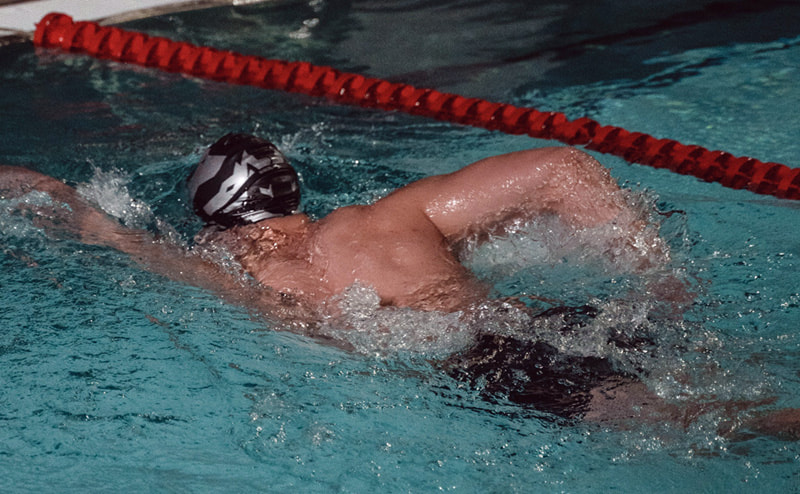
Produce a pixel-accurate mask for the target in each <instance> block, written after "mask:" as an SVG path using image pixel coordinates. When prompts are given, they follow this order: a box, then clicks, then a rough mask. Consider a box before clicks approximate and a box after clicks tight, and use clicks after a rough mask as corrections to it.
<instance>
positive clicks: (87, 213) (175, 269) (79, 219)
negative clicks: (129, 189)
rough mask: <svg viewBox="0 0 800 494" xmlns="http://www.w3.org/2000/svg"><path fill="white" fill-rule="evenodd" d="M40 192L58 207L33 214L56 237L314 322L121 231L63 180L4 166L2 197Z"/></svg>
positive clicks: (173, 250) (263, 293)
mask: <svg viewBox="0 0 800 494" xmlns="http://www.w3.org/2000/svg"><path fill="white" fill-rule="evenodd" d="M34 190H36V191H41V192H46V193H47V194H48V195H50V197H51V198H52V199H53V206H52V207H41V206H37V207H35V208H32V209H33V213H34V214H35V215H36V216H35V217H34V222H35V223H36V224H37V225H38V226H40V227H42V228H44V230H45V231H46V232H47V233H48V234H49V235H51V236H54V237H56V238H65V237H66V238H77V239H79V240H80V241H81V242H83V243H85V244H90V245H100V246H104V247H111V248H114V249H116V250H119V251H121V252H124V253H126V254H128V255H129V256H130V257H131V258H132V259H133V260H134V261H136V262H137V263H138V264H139V265H140V266H142V268H144V269H146V270H147V271H150V272H152V273H155V274H158V275H161V276H164V277H166V278H169V279H171V280H174V281H177V282H181V283H185V284H188V285H193V286H197V287H199V288H202V289H206V290H209V291H210V292H213V293H214V294H216V295H217V296H219V297H221V298H223V299H224V300H226V301H227V302H230V303H233V304H236V305H240V306H244V307H247V308H250V309H254V310H257V311H259V312H261V313H265V314H266V313H269V314H279V315H280V316H281V318H282V319H283V320H292V319H293V318H294V317H295V316H297V317H301V315H304V316H305V318H307V317H308V313H307V312H305V311H304V309H303V308H300V307H295V306H294V305H292V304H291V303H287V301H286V300H283V298H282V297H281V296H280V295H279V294H276V293H275V292H273V291H272V290H269V289H254V287H253V286H250V285H248V284H247V283H246V282H245V281H243V280H240V279H237V277H236V276H234V275H232V274H230V273H228V272H226V271H225V270H224V269H223V268H222V267H221V266H219V265H218V264H216V263H214V262H212V261H209V260H206V259H204V258H202V257H201V256H199V255H196V254H194V253H193V252H192V251H189V250H187V249H185V248H183V247H181V246H179V245H177V244H174V243H171V242H168V241H165V240H159V239H158V238H156V237H155V236H154V235H153V234H151V233H150V232H147V231H144V230H136V229H131V228H127V227H125V226H123V225H121V224H120V223H119V222H118V221H117V220H116V219H114V218H112V217H110V216H108V215H107V214H105V213H104V212H102V211H100V210H98V209H97V208H95V207H94V206H93V205H91V204H90V203H88V202H87V201H86V200H85V199H84V198H83V197H81V196H80V194H78V192H77V191H76V190H75V189H74V188H72V187H70V186H69V185H67V184H65V183H64V182H61V181H60V180H57V179H55V178H53V177H49V176H47V175H43V174H41V173H38V172H35V171H33V170H28V169H26V168H19V167H10V166H1V165H0V197H2V198H13V197H19V196H22V195H24V194H26V193H28V192H31V191H34ZM295 305H296V304H295ZM293 312H297V314H294V313H293Z"/></svg>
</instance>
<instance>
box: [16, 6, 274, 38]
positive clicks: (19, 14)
mask: <svg viewBox="0 0 800 494" xmlns="http://www.w3.org/2000/svg"><path fill="white" fill-rule="evenodd" d="M264 1H266V0H193V1H186V0H184V1H178V2H176V1H175V0H115V1H113V2H109V1H108V0H81V1H76V0H27V1H17V2H13V3H5V4H2V3H0V38H3V37H14V38H30V37H31V36H32V33H33V31H34V30H35V29H36V24H37V23H38V22H39V21H40V20H41V19H42V18H43V17H44V16H45V15H47V14H48V13H50V12H60V13H63V14H67V15H69V16H71V17H72V18H73V19H75V20H76V21H95V22H100V23H102V24H115V23H120V22H127V21H131V20H135V19H141V18H144V17H151V16H154V15H162V14H168V13H171V12H180V11H186V10H196V9H203V8H210V7H218V6H222V5H244V4H251V3H260V2H264Z"/></svg>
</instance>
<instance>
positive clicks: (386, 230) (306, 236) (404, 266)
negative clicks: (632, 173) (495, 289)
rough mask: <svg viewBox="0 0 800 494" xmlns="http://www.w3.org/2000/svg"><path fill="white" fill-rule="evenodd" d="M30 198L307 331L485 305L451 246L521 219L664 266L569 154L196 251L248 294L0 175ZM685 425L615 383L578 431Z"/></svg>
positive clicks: (538, 155) (770, 425)
mask: <svg viewBox="0 0 800 494" xmlns="http://www.w3.org/2000/svg"><path fill="white" fill-rule="evenodd" d="M33 190H39V191H43V192H47V193H48V194H50V196H51V197H52V199H53V201H54V203H53V205H52V206H41V205H40V206H35V207H31V208H30V209H33V213H34V214H35V219H34V221H35V223H37V224H38V225H40V226H42V227H43V228H45V230H46V231H48V232H49V233H50V234H52V235H54V236H56V237H58V236H62V235H65V234H66V235H68V236H70V237H76V236H77V237H78V238H79V239H80V240H81V241H83V242H85V243H88V244H96V245H104V246H109V247H113V248H115V249H118V250H120V251H122V252H125V253H127V254H129V255H130V256H131V257H132V258H133V259H135V260H136V261H138V262H139V263H140V264H141V265H142V266H143V267H145V268H146V269H148V270H150V271H153V272H156V273H159V274H162V275H164V276H167V277H169V278H172V279H175V280H178V281H181V282H185V283H189V284H193V285H196V286H200V287H203V288H207V289H209V290H212V291H214V292H215V293H217V294H218V295H220V296H221V297H223V298H224V299H226V300H229V301H231V302H234V303H238V304H241V305H244V306H247V307H250V308H252V309H255V310H257V311H259V312H261V313H263V314H271V315H274V316H276V317H279V318H280V319H282V320H284V321H290V324H291V321H301V323H300V324H299V325H298V327H299V328H300V329H299V330H301V331H302V330H304V329H306V330H307V328H309V327H310V326H309V325H308V324H307V322H308V319H309V317H311V318H313V317H314V316H313V315H312V316H309V314H314V313H315V312H316V309H317V308H319V307H320V306H321V305H324V303H325V302H326V301H328V300H330V299H331V297H334V296H336V295H339V294H341V293H342V292H343V291H344V290H345V289H346V288H348V287H350V286H352V285H353V284H354V283H357V282H358V283H360V284H362V285H366V286H370V287H372V288H373V289H374V290H375V291H376V292H377V293H378V295H379V296H380V299H381V303H382V304H384V305H393V306H405V307H412V308H415V309H420V310H438V311H445V312H450V311H456V310H465V309H468V308H469V307H470V306H472V305H474V304H475V303H476V302H479V301H481V300H484V299H485V297H486V294H487V289H486V287H484V286H482V285H481V284H480V283H478V282H477V281H476V280H475V278H474V277H473V276H472V274H471V273H470V272H469V271H468V270H467V269H466V268H465V267H464V266H462V265H461V264H460V263H459V261H458V259H457V257H456V256H455V254H454V246H455V245H456V244H458V242H460V241H462V240H463V239H464V238H467V237H473V238H474V237H477V238H480V237H481V236H482V235H485V234H486V233H488V232H490V231H497V230H498V229H502V225H503V224H504V223H505V222H507V221H509V220H512V219H515V218H534V217H536V216H539V215H544V214H553V215H557V216H558V217H559V218H560V219H561V220H562V221H563V222H564V223H565V224H566V225H569V226H572V227H574V228H576V229H580V228H586V227H595V226H599V225H605V224H613V225H614V228H613V231H616V232H617V233H618V235H619V237H620V238H619V240H620V245H622V246H623V247H625V248H630V249H632V250H634V251H635V250H637V249H640V250H643V251H644V252H645V253H646V254H647V255H643V256H642V258H641V262H640V263H639V264H637V265H635V266H633V268H634V269H646V268H648V267H650V265H651V264H652V263H653V260H654V259H663V260H666V259H667V258H668V252H667V250H666V248H665V247H664V244H663V242H661V240H660V239H659V238H658V237H657V236H656V235H650V236H648V235H644V236H643V235H641V234H642V232H644V231H645V230H644V229H645V227H646V224H645V223H644V222H643V221H642V220H640V219H637V218H638V216H637V213H636V212H635V211H632V210H630V209H629V208H628V206H627V205H626V201H625V200H624V196H623V195H622V194H621V193H620V192H619V188H618V186H617V185H616V183H615V182H614V181H613V180H612V179H611V177H610V175H609V174H608V172H607V170H605V169H604V168H603V167H602V166H601V165H600V164H599V163H598V162H597V161H595V160H594V159H593V158H591V157H590V156H588V155H587V154H585V153H582V152H580V151H578V150H575V149H572V148H545V149H536V150H529V151H521V152H517V153H511V154H507V155H502V156H496V157H492V158H488V159H485V160H481V161H478V162H476V163H473V164H471V165H469V166H467V167H465V168H462V169H460V170H458V171H456V172H453V173H451V174H447V175H439V176H433V177H428V178H425V179H422V180H420V181H417V182H414V183H412V184H409V185H407V186H405V187H403V188H401V189H399V190H397V191H395V192H393V193H392V194H390V195H388V196H387V197H385V198H383V199H381V200H379V201H377V202H375V203H374V204H371V205H360V206H349V207H344V208H341V209H338V210H336V211H334V212H333V213H331V214H329V215H328V216H326V217H324V218H322V219H320V220H318V221H311V220H310V219H309V218H308V217H307V216H305V215H302V214H297V215H292V216H287V217H283V218H273V219H269V220H264V221H262V222H260V223H257V224H253V225H247V226H241V227H236V228H232V229H229V230H225V231H222V232H206V233H205V234H203V235H201V238H202V243H203V244H206V245H212V246H215V247H224V248H226V249H227V250H228V251H229V252H230V253H231V254H232V255H233V256H234V258H235V259H236V261H237V262H238V263H239V264H240V265H241V267H242V269H243V270H244V271H246V272H247V273H248V274H249V275H250V276H251V277H252V278H253V279H254V280H256V282H257V285H256V286H253V285H252V284H248V283H243V282H242V280H241V278H239V277H237V276H236V275H235V274H232V273H231V272H230V271H228V270H227V269H224V268H222V267H221V266H220V265H218V264H216V263H214V262H211V261H209V260H207V258H205V257H203V256H200V255H195V253H193V252H191V251H189V252H187V251H186V250H184V249H182V248H181V247H179V246H176V245H173V244H170V243H168V242H161V241H157V239H154V238H153V236H152V235H151V234H150V233H148V232H143V231H136V230H131V229H128V228H125V227H123V226H122V225H120V223H119V222H118V221H116V220H115V219H113V218H110V217H108V216H107V215H105V214H104V213H103V212H101V211H99V210H98V209H96V208H95V207H93V206H92V205H90V204H88V203H87V202H86V201H85V200H83V199H82V198H81V197H80V196H79V195H78V194H77V193H76V192H75V190H74V189H73V188H72V187H69V186H67V185H66V184H64V183H63V182H61V181H58V180H56V179H53V178H51V177H46V176H44V175H42V174H39V173H36V172H34V171H31V170H26V169H23V168H17V167H7V166H0V198H2V199H8V198H13V197H18V196H20V195H23V194H25V193H27V192H30V191H33ZM64 205H66V206H68V207H64ZM23 208H24V207H23V206H20V209H23ZM287 301H288V302H287ZM720 406H721V407H722V406H733V408H737V406H736V405H735V404H721V405H720ZM742 406H743V407H746V405H744V404H743V405H742ZM680 413H681V412H679V411H676V407H675V405H672V404H668V403H664V402H663V400H660V399H659V398H658V397H657V396H655V395H653V394H652V393H650V392H649V391H648V390H647V389H646V388H645V387H644V386H643V385H642V384H641V383H638V382H636V381H628V380H625V379H623V380H621V381H619V380H615V381H612V382H609V383H607V384H603V385H600V386H598V387H597V388H596V390H595V391H593V392H592V393H591V399H590V401H589V403H588V405H587V411H586V412H585V413H584V418H585V419H587V420H592V421H597V422H602V423H617V424H624V423H625V422H627V421H642V420H645V421H661V420H667V421H673V422H674V421H676V419H675V416H676V415H680ZM798 424H800V411H797V410H781V411H778V412H775V413H767V414H765V415H763V416H760V417H757V418H756V419H754V420H753V421H752V422H751V423H750V424H749V425H750V427H751V428H752V429H753V430H756V431H764V432H765V433H768V434H771V435H780V434H785V433H787V432H788V433H789V435H790V436H792V437H794V436H797V435H798V434H800V428H798Z"/></svg>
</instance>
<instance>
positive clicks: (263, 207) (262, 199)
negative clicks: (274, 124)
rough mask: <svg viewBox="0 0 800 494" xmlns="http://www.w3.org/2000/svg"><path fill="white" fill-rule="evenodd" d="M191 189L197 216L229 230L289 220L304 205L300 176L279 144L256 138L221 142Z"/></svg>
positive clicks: (230, 138) (230, 137)
mask: <svg viewBox="0 0 800 494" xmlns="http://www.w3.org/2000/svg"><path fill="white" fill-rule="evenodd" d="M187 186H188V188H189V195H190V197H191V199H192V205H193V206H194V211H195V212H196V213H197V214H198V215H199V216H200V217H201V218H203V219H204V220H205V221H206V222H207V223H209V224H213V225H218V226H221V227H223V228H228V227H232V226H235V225H244V224H247V223H256V222H258V221H261V220H264V219H267V218H274V217H276V216H286V215H288V214H292V213H294V212H296V211H297V208H298V206H299V205H300V184H299V182H298V179H297V172H295V170H294V168H292V167H291V165H289V162H288V161H287V160H286V157H284V156H283V154H282V153H281V152H280V151H278V148H276V147H275V145H274V144H272V143H271V142H269V141H266V140H264V139H260V138H258V137H255V136H251V135H245V134H228V135H226V136H225V137H223V138H222V139H220V140H218V141H217V142H215V143H214V144H213V145H212V146H211V147H210V148H208V151H206V154H205V155H204V156H203V158H202V159H201V160H200V163H198V165H197V168H195V170H194V172H192V174H191V176H189V180H188V182H187Z"/></svg>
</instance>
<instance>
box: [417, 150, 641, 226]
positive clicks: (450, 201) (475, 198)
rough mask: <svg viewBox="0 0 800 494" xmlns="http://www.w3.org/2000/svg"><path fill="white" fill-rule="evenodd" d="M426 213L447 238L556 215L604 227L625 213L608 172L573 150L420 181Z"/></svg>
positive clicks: (504, 159)
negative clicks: (515, 220)
mask: <svg viewBox="0 0 800 494" xmlns="http://www.w3.org/2000/svg"><path fill="white" fill-rule="evenodd" d="M420 185H421V186H424V188H425V189H427V191H426V192H425V193H426V194H428V195H429V196H430V197H429V198H428V200H427V201H426V202H425V204H426V213H427V214H428V216H429V217H430V218H431V220H432V221H433V222H434V223H435V224H436V225H437V226H438V227H439V229H440V230H441V231H442V232H443V233H444V234H445V236H447V237H458V236H461V235H463V234H464V233H468V232H472V231H480V230H482V229H485V228H486V227H487V225H491V224H493V223H496V222H500V221H504V220H506V219H508V217H515V216H517V217H518V216H524V217H530V218H533V217H536V216H539V215H542V214H548V213H552V214H556V215H558V216H559V217H560V218H561V219H562V220H563V221H565V222H566V223H568V224H569V225H570V226H573V227H577V228H581V227H592V226H597V225H602V224H606V223H608V222H610V221H612V220H614V219H615V218H617V217H618V216H619V215H620V214H621V213H623V212H625V209H626V207H625V204H624V201H623V197H622V195H621V194H620V191H619V187H618V186H617V183H616V182H615V181H614V179H613V178H611V175H610V174H609V172H608V170H607V169H606V168H605V167H603V166H602V165H601V164H600V163H598V162H597V160H595V159H594V158H592V157H591V156H589V155H588V154H586V153H584V152H582V151H579V150H577V149H575V148H568V147H553V148H543V149H532V150H527V151H519V152H515V153H509V154H504V155H500V156H494V157H491V158H486V159H483V160H481V161H478V162H475V163H473V164H471V165H469V166H466V167H464V168H462V169H460V170H458V171H456V172H454V173H450V174H448V175H441V176H438V177H430V178H428V179H424V180H423V181H420Z"/></svg>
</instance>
